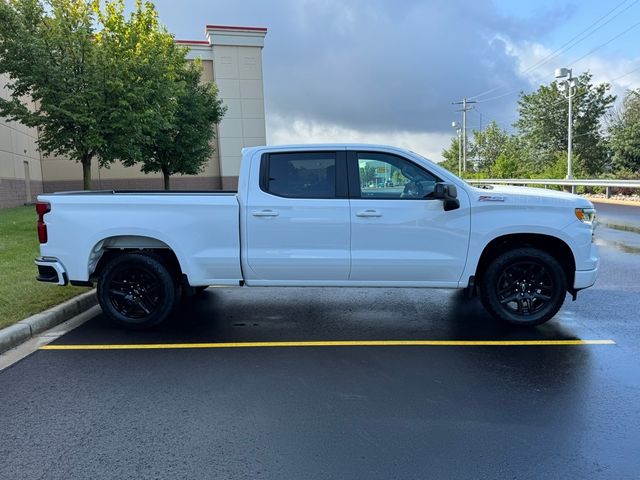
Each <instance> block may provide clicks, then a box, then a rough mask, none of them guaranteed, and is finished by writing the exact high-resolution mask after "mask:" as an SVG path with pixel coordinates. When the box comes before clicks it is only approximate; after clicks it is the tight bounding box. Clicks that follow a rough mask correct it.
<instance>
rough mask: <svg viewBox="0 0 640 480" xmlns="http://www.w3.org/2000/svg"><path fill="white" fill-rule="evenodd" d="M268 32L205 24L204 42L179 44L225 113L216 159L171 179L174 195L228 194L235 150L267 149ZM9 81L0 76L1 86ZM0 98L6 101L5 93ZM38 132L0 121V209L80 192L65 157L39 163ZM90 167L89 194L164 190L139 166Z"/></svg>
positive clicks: (236, 163) (77, 169)
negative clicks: (45, 196)
mask: <svg viewBox="0 0 640 480" xmlns="http://www.w3.org/2000/svg"><path fill="white" fill-rule="evenodd" d="M266 34H267V29H266V28H258V27H237V26H220V25H207V26H206V28H205V40H177V41H176V42H177V43H180V44H182V45H185V46H187V47H188V48H189V54H188V57H189V58H191V59H195V58H200V59H201V60H202V64H203V81H214V82H215V83H216V84H217V86H218V89H219V95H220V98H221V99H222V101H223V102H224V105H226V106H227V112H226V114H225V116H224V118H223V119H222V122H221V123H220V125H218V126H217V132H216V140H215V142H216V145H215V153H214V155H213V156H212V158H211V159H209V162H208V163H207V164H206V166H205V169H204V171H203V172H202V173H201V174H200V175H197V176H181V175H176V176H173V177H172V178H171V187H172V189H176V190H180V189H198V190H214V189H220V188H222V189H234V188H236V186H237V182H238V174H239V171H240V158H241V149H242V148H243V147H249V146H255V145H264V144H265V143H266V132H265V113H264V88H263V80H262V48H263V46H264V38H265V35H266ZM6 81H7V79H6V78H1V77H0V82H3V83H1V84H0V86H2V87H4V85H5V84H6ZM2 95H4V96H5V97H3V98H7V91H6V89H4V88H3V89H2ZM36 139H37V132H36V130H35V129H28V128H26V127H24V126H22V125H20V124H17V123H15V122H11V123H10V122H6V121H4V120H2V119H0V207H10V206H15V205H22V204H24V203H28V201H29V199H30V200H31V201H33V200H34V199H35V196H36V195H37V194H38V193H40V192H42V191H44V192H55V191H62V190H81V189H82V166H81V165H80V164H79V163H75V162H73V161H70V160H68V159H66V158H60V157H43V158H42V159H41V158H40V155H39V154H38V151H37V148H36V143H35V141H36ZM97 163H98V162H97V161H94V164H93V172H92V179H93V188H94V189H99V190H100V189H132V190H144V189H162V177H161V175H160V174H143V173H142V172H141V171H140V169H139V168H138V167H130V168H125V167H123V166H122V165H121V164H120V163H114V164H112V165H111V167H110V168H98V165H97Z"/></svg>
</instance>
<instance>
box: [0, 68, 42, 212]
mask: <svg viewBox="0 0 640 480" xmlns="http://www.w3.org/2000/svg"><path fill="white" fill-rule="evenodd" d="M8 81H9V78H8V76H7V75H4V74H2V75H0V96H1V97H2V98H3V99H5V100H8V99H9V92H8V91H7V89H6V88H5V87H6V85H7V83H8ZM37 138H38V131H37V130H36V129H35V128H29V127H25V126H24V125H22V124H21V123H18V122H9V121H8V120H7V119H6V118H2V117H0V207H15V206H17V205H24V204H25V203H30V202H32V201H33V200H34V199H35V196H36V195H38V194H40V193H42V166H41V162H40V154H39V153H38V147H37V145H36V140H37Z"/></svg>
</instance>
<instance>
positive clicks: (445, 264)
mask: <svg viewBox="0 0 640 480" xmlns="http://www.w3.org/2000/svg"><path fill="white" fill-rule="evenodd" d="M348 162H349V179H350V184H349V185H350V190H351V207H350V209H351V274H350V277H349V278H350V280H352V281H356V282H383V283H387V284H389V283H393V282H400V283H402V282H409V283H414V284H422V283H425V282H427V284H429V285H432V286H456V285H457V282H458V280H459V279H460V277H461V275H462V271H463V269H464V265H465V261H466V257H467V248H468V243H469V221H470V217H469V205H468V202H467V201H466V200H465V199H461V200H462V201H461V206H460V208H458V209H456V210H450V211H448V212H445V211H444V208H443V203H442V201H441V200H437V199H434V198H433V197H432V193H433V190H434V186H435V184H436V182H439V181H440V179H439V178H438V177H437V176H435V175H434V174H432V173H431V172H429V171H427V170H426V169H425V168H424V167H422V166H420V165H418V164H416V163H414V162H413V161H412V160H410V159H407V158H404V157H401V156H398V155H393V154H389V153H381V152H365V151H360V152H355V151H350V152H348Z"/></svg>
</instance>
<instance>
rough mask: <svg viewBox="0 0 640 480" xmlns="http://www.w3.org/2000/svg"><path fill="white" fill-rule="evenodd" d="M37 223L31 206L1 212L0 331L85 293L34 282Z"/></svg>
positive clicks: (37, 252)
mask: <svg viewBox="0 0 640 480" xmlns="http://www.w3.org/2000/svg"><path fill="white" fill-rule="evenodd" d="M36 220H37V218H36V209H35V207H33V206H28V207H18V208H6V209H0V328H3V327H7V326H9V325H12V324H14V323H16V322H18V321H19V320H22V319H23V318H25V317H28V316H29V315H33V314H34V313H38V312H41V311H43V310H46V309H47V308H49V307H52V306H54V305H57V304H58V303H61V302H63V301H65V300H67V299H69V298H71V297H74V296H76V295H79V294H81V293H83V292H86V291H87V289H86V288H78V287H69V286H67V287H60V286H58V285H54V284H50V283H42V282H38V281H36V274H37V270H36V266H35V264H34V263H33V259H34V258H35V257H37V256H38V255H39V253H40V251H39V244H38V234H37V232H36Z"/></svg>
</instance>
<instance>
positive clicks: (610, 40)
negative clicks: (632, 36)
mask: <svg viewBox="0 0 640 480" xmlns="http://www.w3.org/2000/svg"><path fill="white" fill-rule="evenodd" d="M638 25H640V22H636V23H634V24H633V25H631V26H630V27H629V28H627V29H626V30H623V31H622V32H620V33H619V34H618V35H616V36H615V37H613V38H611V39H609V40H608V41H606V42H605V43H603V44H602V45H598V46H597V47H596V48H594V49H592V50H590V51H589V52H587V53H585V54H584V55H583V56H581V57H580V58H578V59H577V60H574V61H573V62H571V63H570V64H569V66H571V65H573V64H575V63H578V62H579V61H580V60H582V59H583V58H587V57H588V56H589V55H591V54H592V53H594V52H597V51H598V50H600V49H601V48H603V47H606V46H607V45H609V44H610V43H611V42H613V41H614V40H617V39H618V38H620V37H621V36H623V35H624V34H625V33H627V32H629V31H630V30H633V29H634V28H636V27H637V26H638Z"/></svg>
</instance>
